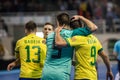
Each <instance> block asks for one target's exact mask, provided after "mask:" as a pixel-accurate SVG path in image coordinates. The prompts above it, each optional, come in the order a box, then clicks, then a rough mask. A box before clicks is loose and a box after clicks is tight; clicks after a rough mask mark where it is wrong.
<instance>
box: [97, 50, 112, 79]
mask: <svg viewBox="0 0 120 80" xmlns="http://www.w3.org/2000/svg"><path fill="white" fill-rule="evenodd" d="M99 55H100V56H101V58H102V59H103V61H104V63H105V65H106V68H107V73H106V76H107V79H106V80H108V79H109V78H110V80H114V76H113V73H112V70H111V67H110V61H109V58H108V56H107V55H106V54H105V52H104V51H103V50H102V51H101V52H100V53H99Z"/></svg>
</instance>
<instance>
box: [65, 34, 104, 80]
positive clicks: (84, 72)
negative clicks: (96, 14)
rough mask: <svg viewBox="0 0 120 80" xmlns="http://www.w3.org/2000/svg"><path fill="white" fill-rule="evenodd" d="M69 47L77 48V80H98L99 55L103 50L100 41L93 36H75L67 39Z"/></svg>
mask: <svg viewBox="0 0 120 80" xmlns="http://www.w3.org/2000/svg"><path fill="white" fill-rule="evenodd" d="M66 41H67V44H68V45H69V46H74V47H75V57H76V66H75V79H90V80H97V72H96V68H95V65H96V60H97V54H98V53H99V52H100V51H102V50H103V48H102V45H101V44H100V42H99V41H98V39H97V38H96V37H95V36H93V35H88V36H74V37H72V38H68V39H66Z"/></svg>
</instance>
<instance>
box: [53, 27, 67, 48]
mask: <svg viewBox="0 0 120 80" xmlns="http://www.w3.org/2000/svg"><path fill="white" fill-rule="evenodd" d="M62 28H63V27H57V28H56V29H55V44H56V46H67V42H66V41H65V40H64V39H63V38H62V37H61V35H60V31H61V30H62Z"/></svg>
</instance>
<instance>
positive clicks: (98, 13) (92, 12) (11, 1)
mask: <svg viewBox="0 0 120 80" xmlns="http://www.w3.org/2000/svg"><path fill="white" fill-rule="evenodd" d="M64 10H76V11H77V13H78V14H80V15H83V16H86V17H87V18H97V19H99V18H106V16H112V17H113V18H119V17H120V15H119V12H120V10H119V8H118V6H117V5H116V4H115V3H114V1H113V0H0V12H5V13H9V12H39V11H64Z"/></svg>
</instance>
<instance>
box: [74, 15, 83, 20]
mask: <svg viewBox="0 0 120 80" xmlns="http://www.w3.org/2000/svg"><path fill="white" fill-rule="evenodd" d="M82 18H83V16H80V15H75V16H73V17H72V21H74V20H78V19H81V20H82Z"/></svg>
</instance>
